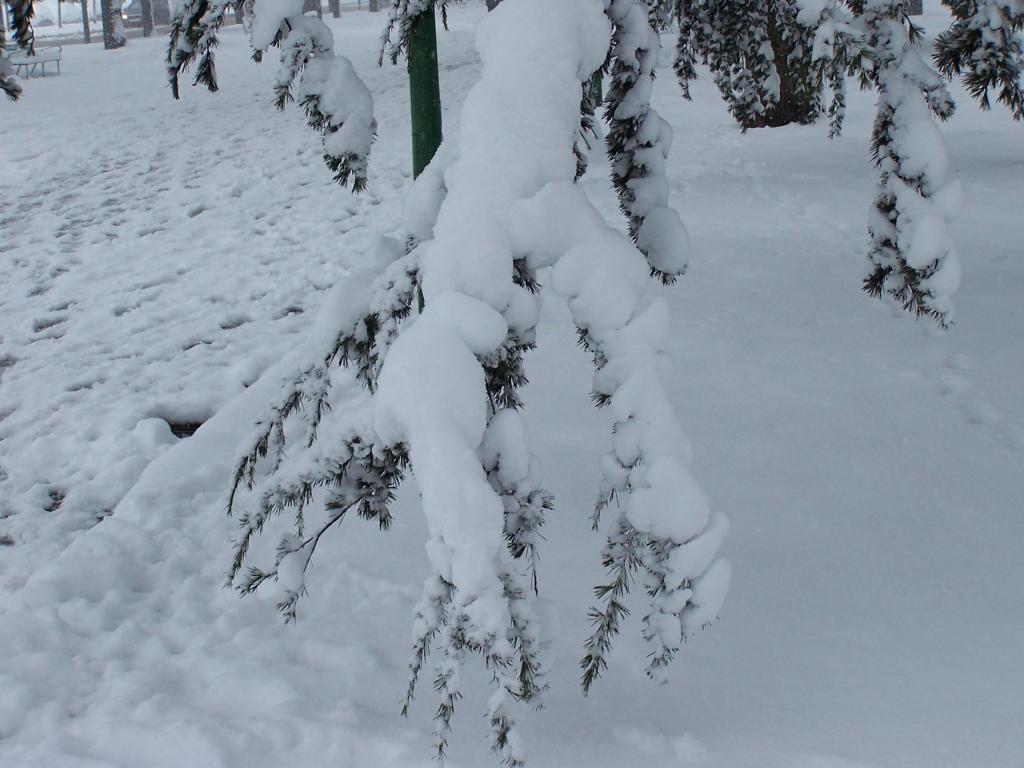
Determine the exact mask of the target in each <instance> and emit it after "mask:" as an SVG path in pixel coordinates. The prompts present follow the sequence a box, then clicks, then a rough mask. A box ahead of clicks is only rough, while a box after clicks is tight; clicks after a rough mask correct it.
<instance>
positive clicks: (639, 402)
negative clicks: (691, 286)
mask: <svg viewBox="0 0 1024 768" xmlns="http://www.w3.org/2000/svg"><path fill="white" fill-rule="evenodd" d="M257 1H258V0H257ZM403 1H404V0H403ZM616 2H620V0H616ZM629 4H630V5H631V6H633V7H635V8H638V9H639V10H640V14H639V15H638V16H636V17H635V18H638V19H639V20H640V22H642V26H643V28H644V29H649V28H650V26H649V20H648V15H647V10H648V8H647V4H646V2H642V1H641V2H639V3H634V0H629ZM623 5H625V4H623V3H621V2H620V7H619V8H618V9H616V10H621V11H623V13H622V14H621V15H619V16H618V18H619V19H620V20H621V22H620V23H618V24H616V30H617V32H618V34H619V36H618V37H617V38H616V37H615V36H614V34H613V30H612V26H611V25H610V24H609V21H608V16H613V14H611V13H609V14H608V16H606V15H605V11H606V10H607V9H608V7H610V6H606V4H605V3H604V2H602V0H560V2H557V3H552V2H550V1H549V0H508V1H506V2H503V3H501V4H500V5H499V6H498V7H497V8H496V9H495V10H494V12H493V13H491V14H489V15H488V16H487V18H486V19H485V20H484V21H483V22H482V24H481V26H480V29H479V32H478V48H479V51H480V55H481V59H482V72H481V76H480V81H479V82H478V83H477V84H476V85H475V86H474V88H473V89H472V90H471V92H470V93H469V95H468V96H467V98H466V100H465V103H464V105H463V108H462V115H461V120H460V126H461V129H460V132H459V136H458V138H457V139H447V140H446V141H445V143H443V144H442V146H441V148H440V149H439V150H438V152H437V154H436V155H435V157H434V159H433V160H432V162H431V163H430V165H429V166H427V168H426V170H425V171H424V172H423V173H422V174H421V175H420V176H419V177H418V178H417V179H416V181H415V182H414V184H413V186H412V188H411V190H410V192H409V195H408V197H407V199H406V203H405V210H404V222H405V228H406V232H405V233H404V236H403V237H402V238H400V239H399V240H398V241H391V240H386V239H385V240H381V241H380V243H379V245H378V247H377V248H376V249H375V250H374V252H373V253H372V254H371V255H370V256H369V257H368V258H367V263H366V264H364V265H362V266H361V267H360V268H359V269H358V270H356V271H354V272H353V274H351V275H350V276H349V278H348V279H346V280H345V282H344V283H343V284H342V285H340V286H338V289H337V290H336V292H335V294H334V295H333V296H332V298H331V299H330V304H329V308H328V312H329V313H333V316H331V318H330V324H331V326H332V327H333V328H337V329H338V331H337V333H336V335H335V336H334V339H333V341H331V342H330V343H329V344H326V346H325V347H324V348H323V349H314V350H313V351H312V352H311V353H310V357H309V360H308V364H307V365H305V366H304V367H303V370H302V371H301V372H300V373H299V374H298V375H297V376H296V377H295V379H294V380H293V381H291V382H289V383H288V384H287V387H286V389H285V392H284V393H283V395H282V397H281V399H280V401H279V402H278V403H277V404H276V405H275V406H273V407H272V408H270V409H269V410H268V412H267V415H266V417H265V418H264V419H263V420H262V421H261V422H260V423H259V424H258V425H257V431H256V434H255V436H254V439H253V442H252V448H251V450H250V451H249V452H248V453H247V454H246V456H245V457H244V458H243V459H242V460H241V461H240V463H239V465H238V468H237V471H236V473H235V478H234V487H233V491H232V494H231V499H230V501H229V510H231V511H233V512H234V513H236V514H238V515H239V523H240V528H241V533H240V537H239V539H238V542H237V547H236V551H235V558H234V561H233V564H232V567H231V571H230V573H231V577H232V579H233V580H235V581H236V583H237V584H238V586H239V588H240V589H241V591H242V592H243V593H248V592H252V591H254V590H256V589H259V588H261V587H265V588H267V589H270V590H273V591H274V592H275V593H276V595H277V597H278V607H279V608H280V609H281V611H282V612H283V613H284V615H285V617H286V619H291V618H294V617H295V612H296V606H297V603H298V601H299V600H300V598H301V596H302V595H303V594H304V593H305V591H306V589H307V581H306V579H307V575H308V570H309V565H310V563H311V560H312V557H313V555H314V553H315V551H316V548H317V545H318V543H319V542H320V541H321V538H322V536H323V535H325V534H326V533H327V532H328V531H330V530H331V529H332V528H334V527H335V526H337V525H338V524H340V523H341V522H342V520H343V519H344V518H345V517H346V516H347V515H349V514H350V513H352V514H355V515H358V516H360V517H362V518H364V519H367V520H370V521H374V522H376V523H377V524H378V525H379V526H380V527H381V528H387V527H388V526H389V524H390V523H391V520H392V512H391V508H390V504H391V501H392V499H393V495H394V492H395V489H396V488H397V486H398V485H399V483H401V482H402V480H403V479H404V477H405V476H406V474H407V473H408V472H409V471H411V472H412V474H413V475H414V476H415V479H416V483H417V486H418V488H419V492H420V499H421V503H422V508H423V513H424V515H425V517H426V519H427V528H428V532H429V540H428V541H427V543H426V550H427V556H428V561H429V564H430V573H429V575H428V576H427V578H426V580H425V584H424V588H423V593H422V598H421V600H420V602H419V604H418V605H417V607H416V609H415V612H414V619H413V634H414V642H413V648H412V658H411V661H410V664H409V686H408V690H407V692H406V697H405V704H404V706H403V711H406V712H407V711H409V708H410V705H411V702H412V699H413V695H414V693H415V691H416V684H417V681H418V679H419V677H420V676H421V675H422V674H423V672H424V670H426V669H428V665H432V671H433V674H432V682H433V688H434V691H435V693H436V695H437V706H436V709H435V720H436V723H437V731H436V748H437V751H438V754H439V755H440V756H443V755H444V753H445V749H446V745H447V738H448V737H447V734H448V731H449V729H450V727H451V722H452V717H453V714H454V710H455V707H456V705H457V703H458V701H459V699H460V698H461V677H462V676H461V670H462V667H463V665H464V664H465V663H466V662H467V661H468V660H469V658H470V657H471V656H473V655H477V656H479V657H480V658H482V660H483V661H484V663H485V665H486V666H487V668H488V669H489V670H490V672H491V675H492V684H493V692H492V695H491V696H490V698H489V699H488V703H487V720H488V722H489V724H490V727H491V743H492V746H493V748H494V750H495V751H496V753H497V754H498V755H499V756H500V757H501V759H502V760H503V761H504V762H506V763H507V764H509V765H519V764H521V763H522V761H523V754H524V750H523V739H522V736H521V734H520V733H519V731H518V729H517V727H516V724H515V710H516V707H517V706H520V705H523V704H525V705H530V706H536V705H538V704H539V702H540V698H541V696H542V694H543V691H544V689H545V687H546V685H547V683H546V675H545V672H546V670H545V669H544V666H543V663H542V662H543V653H542V651H543V649H542V647H541V640H540V638H541V633H540V629H539V625H538V618H537V616H536V614H535V612H534V609H533V596H534V592H535V591H536V590H538V589H540V588H541V585H542V584H543V579H542V578H541V575H539V574H538V573H537V562H536V559H535V555H536V552H537V549H538V547H539V546H540V543H541V538H540V535H539V531H540V528H541V526H542V524H543V522H544V517H545V515H546V513H547V512H548V511H549V510H550V509H551V508H552V504H553V500H552V498H551V495H550V494H549V493H548V492H547V491H545V490H544V487H543V483H542V480H541V471H540V466H539V462H538V460H537V459H536V458H535V457H534V456H533V455H532V454H531V452H530V446H529V440H528V434H527V431H526V428H525V424H524V420H523V417H522V415H521V413H520V411H521V409H522V407H523V401H522V398H521V395H520V392H521V389H522V387H523V386H524V385H525V384H526V375H525V370H524V357H525V355H526V353H527V352H528V351H529V350H531V349H532V348H533V347H534V345H535V342H536V326H537V323H538V320H539V310H540V299H539V296H538V292H539V291H540V290H541V289H542V286H541V280H542V277H544V276H547V277H548V278H549V280H550V284H549V286H548V287H549V289H550V290H551V291H552V292H553V293H554V294H555V295H557V296H560V297H563V298H564V299H565V300H566V302H567V304H568V307H569V310H570V312H571V314H572V318H573V322H574V324H575V325H576V327H577V329H578V333H579V338H580V340H581V342H582V343H583V344H584V345H585V346H586V347H587V348H588V349H589V351H590V353H591V354H592V356H593V360H594V364H595V375H594V383H593V395H594V398H595V401H596V402H598V403H599V404H602V405H606V406H607V407H608V408H609V410H610V411H611V413H612V416H613V419H614V432H613V438H612V445H611V449H610V450H609V452H608V454H607V456H606V457H605V458H604V459H603V461H602V477H603V479H602V486H601V489H600V494H599V502H598V506H597V510H598V512H597V514H595V518H594V522H595V525H597V524H598V522H599V521H598V516H599V514H600V512H601V511H602V510H605V509H608V514H606V516H605V517H606V518H608V519H606V520H605V524H606V528H607V541H606V544H605V547H604V553H603V559H604V562H605V564H606V565H607V567H608V569H609V578H610V581H609V583H608V584H607V585H602V586H601V587H599V588H598V594H599V595H600V597H601V604H600V605H599V606H598V607H597V608H595V609H594V610H593V612H592V614H591V616H592V618H593V621H594V631H593V634H592V636H591V637H590V639H589V640H588V641H587V642H586V648H587V650H586V656H585V658H584V659H583V685H584V687H585V688H588V689H589V687H590V686H591V684H592V682H593V681H594V679H595V678H596V677H597V676H598V675H599V673H600V672H601V670H603V669H604V668H605V666H606V664H607V661H608V653H609V650H610V647H611V643H612V640H613V637H614V635H615V634H616V633H617V632H618V631H619V628H620V623H621V620H622V618H623V617H624V616H625V614H626V607H625V600H626V593H627V592H628V591H629V588H630V585H631V584H632V583H633V581H634V579H635V580H636V581H637V582H638V583H640V584H641V585H642V586H643V587H644V589H645V591H646V592H647V595H648V609H647V611H646V614H645V616H644V619H643V623H642V625H643V626H642V633H643V636H644V637H645V638H646V640H647V641H648V643H649V644H650V647H651V654H650V656H649V664H648V667H649V671H650V673H651V674H652V676H655V677H658V678H660V677H662V676H663V673H664V671H665V666H666V665H667V663H668V662H669V661H670V660H671V659H672V657H673V656H674V655H675V653H676V652H677V651H678V650H679V648H680V646H681V644H682V642H683V640H684V639H685V638H686V637H687V636H689V635H690V634H692V633H694V632H697V631H699V630H700V629H701V628H702V627H704V626H705V625H707V624H708V623H709V622H711V621H712V620H714V618H715V617H716V615H717V613H718V610H719V607H720V606H721V604H722V600H723V599H724V595H725V591H726V589H727V587H728V582H729V567H728V565H727V564H726V563H725V562H724V561H722V560H720V559H718V558H717V551H718V549H719V546H720V544H721V542H722V540H723V538H724V536H725V534H726V530H727V523H726V521H725V518H724V517H722V516H721V515H713V514H712V513H711V512H710V510H709V507H708V503H707V500H706V498H705V497H704V495H703V494H702V493H701V491H700V489H699V488H698V486H697V484H696V482H695V480H694V478H693V476H692V474H691V472H690V470H689V463H690V449H689V447H688V444H687V442H686V439H685V436H684V435H683V434H682V431H681V429H680V427H679V424H678V421H677V419H676V416H675V413H674V410H673V408H672V405H671V400H670V397H669V392H670V388H669V384H670V382H671V381H672V378H671V370H670V369H671V365H670V361H669V360H668V357H667V354H666V352H665V349H666V343H667V336H668V333H669V321H668V308H667V304H666V303H665V301H664V299H663V298H662V297H661V296H660V295H659V291H661V290H663V289H662V288H660V286H659V284H658V282H657V281H655V280H652V279H651V277H650V273H651V271H652V265H651V264H649V263H646V262H645V259H644V258H643V256H642V255H641V254H640V253H639V252H638V249H637V247H636V246H634V244H633V243H631V242H630V241H629V239H627V238H626V237H624V236H623V235H621V234H620V233H618V232H617V231H616V230H615V229H613V228H611V227H609V226H608V224H607V223H606V222H604V221H603V219H602V217H601V216H600V214H599V213H598V212H597V210H596V209H595V208H594V206H593V204H592V203H591V202H590V200H589V199H588V198H587V195H586V193H585V192H584V190H583V187H582V186H581V185H578V184H576V183H575V178H576V173H577V166H576V160H575V157H574V154H573V151H572V150H573V146H574V143H575V141H576V139H577V137H578V132H579V127H580V121H581V114H580V93H581V88H582V86H583V84H584V83H585V82H586V81H587V80H589V78H590V76H591V74H592V73H593V72H594V71H595V70H597V69H598V68H599V67H600V66H601V65H602V63H603V62H604V61H605V59H606V55H607V52H608V50H609V41H610V40H617V41H619V42H620V43H621V42H622V41H623V39H624V38H623V30H632V31H634V32H636V33H637V38H634V39H638V40H640V41H641V42H643V43H644V45H645V46H648V45H652V44H651V42H650V37H649V36H648V33H647V32H645V31H643V29H641V23H639V22H638V23H636V24H635V26H632V25H631V24H632V22H629V23H627V21H626V19H627V16H628V14H629V13H631V11H629V10H628V9H624V8H623V7H622V6H623ZM397 28H398V29H401V25H400V24H399V25H398V27H397ZM623 50H624V49H623ZM633 50H634V51H639V50H645V51H646V50H650V48H646V47H644V46H637V48H635V49H633ZM645 55H646V54H643V53H641V54H640V55H637V56H626V55H625V54H623V58H625V59H626V61H627V62H628V63H633V64H636V63H637V62H638V61H639V60H641V59H643V58H644V56H645ZM613 70H614V67H613ZM641 71H643V70H641ZM643 77H645V78H646V77H649V75H648V74H644V75H643ZM621 80H622V81H626V80H627V78H626V77H625V76H624V77H622V78H621ZM640 82H643V78H641V79H640ZM622 90H623V93H626V94H628V93H630V90H629V89H627V88H623V89H622ZM632 94H633V95H632V96H631V97H628V98H627V97H624V98H623V100H622V101H621V103H620V106H621V105H622V104H625V105H629V110H627V109H626V108H623V109H622V112H621V113H620V114H618V117H619V119H623V120H624V119H626V118H630V119H633V120H634V122H633V123H632V124H633V125H634V130H635V132H636V133H637V134H639V135H640V136H641V138H643V139H645V140H652V143H651V146H650V147H645V146H641V145H639V144H632V143H630V144H629V146H631V147H633V148H634V149H633V151H634V152H635V153H641V152H651V153H656V154H657V157H658V158H660V160H661V161H663V160H664V155H663V152H664V151H665V150H666V149H667V143H666V142H660V143H659V142H656V141H653V140H654V139H660V138H664V136H663V134H662V133H661V124H662V123H663V121H661V119H660V118H659V117H657V115H656V113H654V112H653V111H652V110H650V108H649V105H648V104H647V103H646V99H647V98H648V96H649V86H648V85H642V86H641V87H640V89H639V90H633V91H632ZM630 99H632V100H633V101H630ZM510 104H512V105H515V111H514V112H513V111H511V110H510V107H509V105H510ZM652 116H653V117H652ZM523 126H529V130H524V129H523ZM654 129H657V131H658V133H654V132H653V130H654ZM648 131H650V132H651V133H650V134H648V133H645V132H648ZM636 138H637V136H631V135H628V132H627V131H625V130H623V131H622V139H623V141H624V142H626V143H629V142H633V140H634V139H636ZM641 156H642V155H641ZM645 167H646V166H645ZM651 167H653V168H655V170H658V169H661V168H662V166H660V165H656V164H655V165H652V166H651ZM659 172H660V171H659ZM637 178H645V177H643V176H639V175H638V176H637ZM642 187H643V185H641V187H640V188H641V189H642ZM655 192H659V190H656V191H655ZM646 199H655V200H657V196H656V195H655V193H648V195H647V198H646ZM657 209H658V206H657V205H655V206H654V207H652V208H650V209H647V211H645V212H646V213H648V216H647V218H646V219H645V221H647V222H650V221H653V219H651V218H650V214H649V211H650V210H657ZM646 226H649V224H644V225H642V228H641V231H643V227H646ZM653 226H654V227H655V229H656V230H658V231H657V233H656V234H660V235H666V234H669V235H670V234H671V233H672V232H673V231H674V230H673V228H672V227H671V226H667V225H664V224H657V225H653ZM652 233H654V230H652ZM638 240H640V241H641V242H643V240H642V238H640V237H638ZM407 244H409V245H407ZM650 258H651V256H650V254H648V259H650ZM662 271H664V270H662ZM659 276H660V275H659ZM612 507H614V514H611V509H610V508H612ZM285 513H287V514H285ZM271 530H274V531H275V532H276V534H277V536H278V537H279V538H277V541H278V542H279V543H278V545H277V548H276V554H274V555H273V556H268V555H261V554H260V552H259V547H258V546H256V547H254V545H255V544H256V542H257V541H258V540H259V539H260V535H261V534H269V533H270V531H271Z"/></svg>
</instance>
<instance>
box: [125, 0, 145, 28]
mask: <svg viewBox="0 0 1024 768" xmlns="http://www.w3.org/2000/svg"><path fill="white" fill-rule="evenodd" d="M121 20H122V21H124V25H125V26H126V27H141V26H142V0H127V2H126V3H125V4H124V5H122V6H121Z"/></svg>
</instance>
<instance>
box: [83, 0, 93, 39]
mask: <svg viewBox="0 0 1024 768" xmlns="http://www.w3.org/2000/svg"><path fill="white" fill-rule="evenodd" d="M82 39H83V41H84V42H86V43H91V42H92V35H91V33H90V31H89V1H88V0H82Z"/></svg>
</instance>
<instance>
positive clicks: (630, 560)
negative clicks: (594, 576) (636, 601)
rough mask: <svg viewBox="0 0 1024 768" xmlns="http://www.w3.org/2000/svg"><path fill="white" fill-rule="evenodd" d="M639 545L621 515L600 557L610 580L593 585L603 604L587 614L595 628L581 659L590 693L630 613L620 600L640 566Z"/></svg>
mask: <svg viewBox="0 0 1024 768" xmlns="http://www.w3.org/2000/svg"><path fill="white" fill-rule="evenodd" d="M638 545H639V542H638V536H637V533H636V531H634V530H633V527H632V526H631V525H629V523H628V522H627V521H626V520H625V518H624V517H623V518H620V520H619V523H618V527H617V530H616V532H615V535H614V536H609V537H608V540H607V543H606V544H605V547H604V553H603V557H602V564H603V565H604V567H605V568H606V569H607V570H608V571H609V572H610V574H611V577H612V580H611V581H610V582H609V583H607V584H599V585H598V586H596V587H594V596H595V597H597V598H598V600H603V601H604V606H603V608H597V607H595V608H592V609H591V610H590V612H589V613H588V616H589V617H590V623H591V624H592V625H593V627H594V631H593V632H592V633H591V635H590V637H588V638H587V640H586V642H585V643H584V648H585V649H586V651H587V653H586V655H584V657H583V658H582V659H581V660H580V668H581V669H582V670H583V674H582V675H581V678H580V679H581V682H582V685H583V693H584V694H587V693H589V692H590V686H591V685H593V684H594V682H595V681H596V680H597V678H598V677H600V676H601V673H602V672H604V670H605V669H607V668H608V661H607V656H608V653H609V652H610V651H611V648H612V642H613V640H614V639H615V636H616V635H618V634H619V631H620V629H621V624H622V620H623V619H624V618H625V617H626V616H628V615H629V609H628V608H627V607H626V606H625V604H624V603H623V599H624V598H625V596H626V595H627V594H628V593H629V589H630V583H631V581H632V578H633V574H634V573H635V571H636V570H637V568H639V567H640V562H641V561H640V557H639V555H638V553H637V549H638Z"/></svg>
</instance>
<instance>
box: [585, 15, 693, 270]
mask: <svg viewBox="0 0 1024 768" xmlns="http://www.w3.org/2000/svg"><path fill="white" fill-rule="evenodd" d="M605 12H606V14H607V16H608V19H609V21H610V22H611V24H612V38H611V49H610V52H609V59H610V63H609V84H608V93H607V95H606V96H605V100H604V114H605V120H606V121H607V122H608V134H607V136H606V137H605V143H606V146H607V150H608V160H609V162H610V164H611V175H612V184H613V185H614V187H615V190H616V192H618V195H619V205H620V207H621V208H622V212H623V214H624V215H625V216H626V219H627V221H628V223H629V234H630V237H632V239H633V242H634V243H635V244H636V247H637V248H638V249H639V250H640V252H641V253H643V254H644V256H645V257H646V258H647V264H648V266H649V267H650V271H651V275H652V276H655V277H657V278H658V279H659V280H661V281H662V282H663V283H666V284H669V283H672V282H674V281H675V280H676V278H678V277H679V276H680V275H682V274H683V273H684V272H686V266H687V264H688V263H689V257H690V253H689V251H690V237H689V234H688V233H687V231H686V227H685V226H684V225H683V222H682V220H681V219H680V218H679V214H678V213H677V212H676V211H675V209H674V208H670V207H669V205H668V192H669V190H668V179H667V178H666V174H665V159H666V158H667V157H668V153H669V150H670V149H671V147H672V127H671V126H670V125H669V124H668V122H667V121H666V120H665V119H664V118H662V117H661V115H659V114H658V113H657V111H656V110H655V109H654V108H653V107H651V90H652V89H653V87H654V77H655V71H656V68H657V65H658V56H659V54H660V52H661V38H660V35H659V34H658V28H659V26H660V23H661V21H662V20H663V19H664V18H665V16H664V7H663V4H662V2H661V0H606V6H605Z"/></svg>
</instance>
